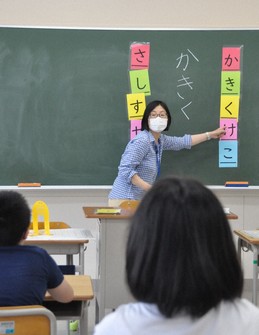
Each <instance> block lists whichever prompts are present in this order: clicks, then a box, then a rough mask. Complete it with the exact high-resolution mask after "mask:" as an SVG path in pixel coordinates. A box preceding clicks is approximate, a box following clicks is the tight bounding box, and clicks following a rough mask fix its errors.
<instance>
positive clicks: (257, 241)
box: [234, 230, 259, 306]
mask: <svg viewBox="0 0 259 335" xmlns="http://www.w3.org/2000/svg"><path fill="white" fill-rule="evenodd" d="M234 233H235V234H236V235H237V236H238V242H237V249H238V258H239V262H240V264H241V250H242V249H245V251H252V252H253V290H252V302H253V303H254V304H255V305H256V306H257V278H258V273H259V271H258V255H259V238H252V237H251V236H249V235H247V234H246V233H245V232H244V231H243V230H234Z"/></svg>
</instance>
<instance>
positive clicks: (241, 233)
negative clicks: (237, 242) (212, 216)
mask: <svg viewBox="0 0 259 335" xmlns="http://www.w3.org/2000/svg"><path fill="white" fill-rule="evenodd" d="M234 233H235V234H236V235H237V236H239V237H240V238H241V239H242V240H244V241H246V242H248V243H251V244H259V238H258V237H252V236H250V235H248V234H247V233H246V231H245V230H234Z"/></svg>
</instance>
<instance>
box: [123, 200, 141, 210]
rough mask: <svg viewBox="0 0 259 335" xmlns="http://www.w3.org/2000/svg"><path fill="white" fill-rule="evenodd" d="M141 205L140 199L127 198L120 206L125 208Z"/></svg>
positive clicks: (134, 207)
mask: <svg viewBox="0 0 259 335" xmlns="http://www.w3.org/2000/svg"><path fill="white" fill-rule="evenodd" d="M138 205H139V200H125V201H122V203H121V204H120V206H119V207H120V208H123V209H133V210H134V209H136V208H137V207H138Z"/></svg>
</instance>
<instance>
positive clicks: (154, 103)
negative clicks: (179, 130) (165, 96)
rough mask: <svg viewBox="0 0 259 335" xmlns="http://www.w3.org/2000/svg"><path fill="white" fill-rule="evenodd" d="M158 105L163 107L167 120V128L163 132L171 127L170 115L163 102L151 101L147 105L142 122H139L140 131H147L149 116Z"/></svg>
mask: <svg viewBox="0 0 259 335" xmlns="http://www.w3.org/2000/svg"><path fill="white" fill-rule="evenodd" d="M159 105H160V106H161V107H163V108H164V110H165V111H166V114H167V117H168V119H167V127H166V128H165V130H169V128H170V125H171V114H170V112H169V109H168V107H167V105H166V104H165V103H164V102H163V101H159V100H155V101H151V102H150V103H149V104H148V105H147V107H146V109H145V112H144V115H143V118H142V122H141V130H149V125H148V118H149V114H150V113H151V112H152V111H153V110H154V109H155V108H156V107H157V106H159Z"/></svg>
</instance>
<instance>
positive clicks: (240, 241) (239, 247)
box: [237, 238, 242, 265]
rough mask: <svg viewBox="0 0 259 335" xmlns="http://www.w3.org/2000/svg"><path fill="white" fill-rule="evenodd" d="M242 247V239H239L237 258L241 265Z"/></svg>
mask: <svg viewBox="0 0 259 335" xmlns="http://www.w3.org/2000/svg"><path fill="white" fill-rule="evenodd" d="M241 246H242V240H241V238H238V240H237V257H238V260H239V264H240V265H241Z"/></svg>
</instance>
